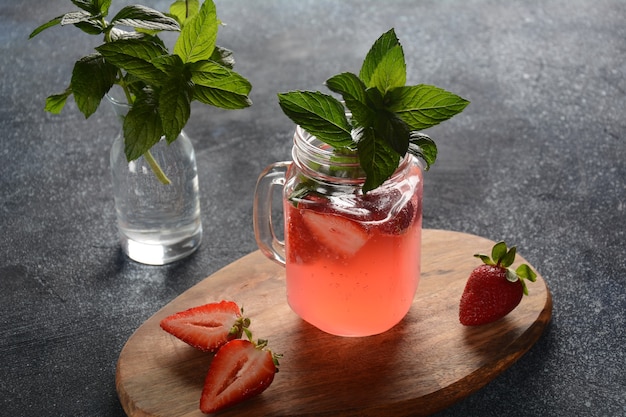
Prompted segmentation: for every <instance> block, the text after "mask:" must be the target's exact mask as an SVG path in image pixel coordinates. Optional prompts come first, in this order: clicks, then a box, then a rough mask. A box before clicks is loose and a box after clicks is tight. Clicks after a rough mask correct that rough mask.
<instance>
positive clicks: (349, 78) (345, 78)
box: [326, 72, 367, 104]
mask: <svg viewBox="0 0 626 417" xmlns="http://www.w3.org/2000/svg"><path fill="white" fill-rule="evenodd" d="M326 87H328V88H329V89H330V90H331V91H334V92H335V93H339V94H341V96H342V97H343V98H344V100H345V99H346V98H350V99H353V100H356V101H358V102H360V103H363V104H365V101H366V100H367V96H366V94H365V90H366V86H365V84H364V83H363V81H361V79H360V78H359V77H357V76H356V75H355V74H352V73H350V72H344V73H341V74H337V75H335V76H334V77H330V78H329V79H328V80H326Z"/></svg>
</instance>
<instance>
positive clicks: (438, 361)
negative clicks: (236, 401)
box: [116, 230, 552, 417]
mask: <svg viewBox="0 0 626 417" xmlns="http://www.w3.org/2000/svg"><path fill="white" fill-rule="evenodd" d="M493 244H494V242H492V241H490V240H487V239H484V238H481V237H478V236H474V235H468V234H464V233H458V232H450V231H442V230H424V231H423V235H422V275H421V282H420V284H419V287H418V290H417V295H416V297H415V300H414V303H413V306H412V308H411V311H410V312H409V314H408V315H407V316H406V318H405V319H404V320H403V321H402V322H401V323H400V324H398V325H397V326H396V327H394V328H393V329H391V330H389V331H388V332H386V333H383V334H381V335H378V336H370V337H365V338H344V337H337V336H331V335H328V334H326V333H323V332H321V331H319V330H317V329H316V328H314V327H313V326H311V325H309V324H308V323H306V322H304V321H303V320H301V319H300V318H299V317H298V316H296V314H295V313H293V312H292V311H291V309H290V308H289V306H288V305H287V302H286V295H285V284H284V269H283V268H282V267H281V266H279V265H277V264H275V263H273V262H272V261H270V260H268V259H267V258H265V257H264V256H263V255H262V254H261V252H260V251H256V252H253V253H251V254H249V255H247V256H245V257H243V258H241V259H239V260H238V261H236V262H234V263H232V264H231V265H228V266H227V267H225V268H223V269H222V270H220V271H218V272H216V273H215V274H213V275H212V276H210V277H208V278H206V279H205V280H203V281H202V282H200V283H198V284H197V285H195V286H194V287H192V288H191V289H189V290H187V291H186V292H185V293H183V294H182V295H180V296H179V297H178V298H176V299H175V300H174V301H172V302H171V303H170V304H168V305H167V306H165V307H164V308H163V309H161V310H160V311H158V312H157V313H156V314H155V315H154V316H152V317H151V318H150V319H148V320H147V321H146V322H145V323H144V324H143V325H142V326H141V327H140V328H139V329H137V331H136V332H135V333H134V334H133V335H132V336H131V337H130V339H129V340H128V342H127V343H126V345H125V346H124V348H123V349H122V352H121V353H120V357H119V361H118V364H117V375H116V386H117V391H118V395H119V398H120V401H121V403H122V406H123V407H124V410H125V411H126V413H127V414H128V415H129V416H133V417H135V416H150V417H156V416H159V417H178V416H185V417H192V416H195V417H200V416H203V414H202V413H201V412H200V410H199V408H198V404H199V399H200V393H201V391H202V385H203V382H204V378H205V375H206V372H207V370H208V367H209V364H210V362H211V359H212V355H211V354H207V353H202V352H199V351H196V350H195V349H193V348H191V347H189V346H188V345H186V344H184V343H183V342H181V341H179V340H178V339H175V338H174V337H172V336H170V335H169V334H167V333H166V332H164V331H163V330H161V329H160V327H159V322H160V320H161V319H162V318H164V317H166V316H168V315H170V314H172V313H175V312H177V311H181V310H185V309H187V308H190V307H194V306H197V305H201V304H205V303H208V302H213V301H220V300H222V299H228V300H233V301H235V302H237V303H238V304H239V305H240V306H243V307H244V310H245V313H246V315H247V316H248V317H250V318H251V320H252V325H251V330H252V331H253V333H254V336H255V338H264V339H269V342H270V347H271V348H272V350H273V351H274V352H278V353H282V354H283V355H284V357H283V358H282V360H281V366H280V372H279V373H278V374H277V375H276V377H275V379H274V382H273V383H272V385H271V386H270V387H269V388H268V389H267V390H266V391H265V392H263V393H262V394H261V395H259V396H257V397H255V398H252V399H250V400H248V401H246V402H244V403H242V404H240V405H237V406H235V407H232V408H230V409H227V410H225V411H224V412H222V413H220V416H250V415H254V416H286V415H289V416H294V415H297V416H306V415H308V416H320V415H321V416H380V415H393V416H408V415H410V416H420V415H429V414H431V413H434V412H437V411H440V410H442V409H444V408H446V407H448V406H450V405H452V404H453V403H455V402H456V401H458V400H460V399H462V398H464V397H466V396H468V395H470V394H472V393H473V392H475V391H477V390H478V389H479V388H481V387H483V386H484V385H485V384H487V383H488V382H489V381H491V380H492V379H493V378H495V377H496V376H498V375H499V374H500V373H501V372H502V371H504V370H505V369H506V368H508V367H509V366H510V365H512V364H513V363H514V362H515V361H516V360H517V359H519V358H520V357H521V356H522V355H523V354H524V353H525V352H526V351H527V350H528V349H529V348H530V347H531V346H532V345H533V344H534V343H535V342H536V341H537V340H538V339H539V337H540V336H541V334H542V332H543V330H544V328H545V327H546V325H547V324H548V322H549V321H550V318H551V316H552V299H551V295H550V292H549V290H548V288H547V286H546V283H545V281H544V280H543V278H542V277H541V276H538V277H537V282H535V283H529V284H528V286H529V291H530V295H529V296H528V297H524V299H523V300H522V302H521V304H520V305H519V306H518V307H517V308H516V309H515V310H514V311H513V312H512V313H510V314H509V315H508V316H507V317H505V318H503V319H501V320H499V321H497V322H495V323H491V324H488V325H484V326H480V327H465V326H462V325H461V324H459V320H458V303H459V300H460V297H461V294H462V292H463V288H464V286H465V282H466V280H467V277H468V276H469V274H470V272H471V270H472V269H473V268H474V267H475V266H477V265H478V264H480V260H479V259H476V258H474V257H473V256H472V255H473V254H474V253H477V252H482V253H490V251H491V247H492V246H493ZM519 263H528V262H527V261H526V260H524V259H523V258H522V257H521V256H519V255H518V257H517V260H516V265H517V264H519ZM533 269H534V268H533Z"/></svg>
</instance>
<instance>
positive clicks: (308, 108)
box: [278, 91, 353, 148]
mask: <svg viewBox="0 0 626 417" xmlns="http://www.w3.org/2000/svg"><path fill="white" fill-rule="evenodd" d="M278 104H279V105H280V107H281V109H282V110H283V112H284V113H285V114H286V115H287V117H289V118H290V119H291V120H292V121H293V122H294V123H296V124H297V125H300V126H301V127H302V128H303V129H304V130H306V131H307V132H309V133H310V134H311V135H314V136H316V137H317V138H318V139H319V140H321V141H323V142H326V143H328V144H329V145H331V146H333V147H335V148H342V147H349V146H352V145H353V141H352V126H351V125H350V122H349V121H348V119H347V117H346V111H345V108H344V106H343V105H342V104H341V103H340V102H339V101H338V100H337V99H335V98H334V97H331V96H329V95H327V94H323V93H320V92H319V91H317V92H310V91H292V92H289V93H280V94H278Z"/></svg>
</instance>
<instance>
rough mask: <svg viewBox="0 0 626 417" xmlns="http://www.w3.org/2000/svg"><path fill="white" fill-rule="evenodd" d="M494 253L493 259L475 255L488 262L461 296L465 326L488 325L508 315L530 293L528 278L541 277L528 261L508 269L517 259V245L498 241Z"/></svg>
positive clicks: (460, 319)
mask: <svg viewBox="0 0 626 417" xmlns="http://www.w3.org/2000/svg"><path fill="white" fill-rule="evenodd" d="M491 253H492V255H491V256H492V258H493V259H491V258H489V256H487V255H481V254H476V255H474V256H476V257H478V258H480V259H482V261H483V262H484V264H483V265H480V266H478V267H476V268H475V269H474V270H473V271H472V273H471V274H470V277H469V278H468V280H467V284H466V285H465V289H464V290H463V295H462V296H461V302H460V305H459V321H460V322H461V324H463V325H465V326H476V325H481V324H487V323H491V322H493V321H496V320H498V319H500V318H502V317H504V316H506V315H507V314H509V313H510V312H511V311H513V310H514V309H515V307H517V305H518V304H519V303H520V301H521V300H522V296H523V295H524V294H528V289H527V288H526V283H525V282H524V279H528V280H529V281H532V282H534V281H535V280H536V278H537V275H536V274H535V273H534V272H533V271H532V270H531V269H530V267H529V266H528V265H526V264H522V265H520V266H519V267H518V268H517V269H516V270H515V271H513V270H511V269H509V268H508V267H509V266H511V265H512V264H513V261H514V260H515V246H513V247H512V248H510V249H507V247H506V244H505V243H504V242H498V243H496V244H495V246H494V247H493V249H492V252H491Z"/></svg>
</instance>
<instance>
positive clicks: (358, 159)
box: [255, 29, 468, 336]
mask: <svg viewBox="0 0 626 417" xmlns="http://www.w3.org/2000/svg"><path fill="white" fill-rule="evenodd" d="M405 83H406V64H405V60H404V52H403V50H402V46H401V45H400V42H399V41H398V38H397V37H396V35H395V32H394V30H393V29H391V30H390V31H388V32H386V33H384V34H383V35H382V36H381V37H380V38H379V39H378V40H377V41H376V42H375V43H374V45H373V46H372V48H371V49H370V51H369V52H368V54H367V56H366V58H365V60H364V62H363V65H362V67H361V70H360V72H359V74H358V75H356V74H352V73H349V72H345V73H342V74H338V75H336V76H333V77H331V78H330V79H329V80H327V81H326V86H327V87H328V88H329V89H330V90H331V92H333V93H335V94H339V95H340V96H341V100H340V99H339V98H335V97H334V96H332V95H330V94H324V93H321V92H319V91H292V92H287V93H281V94H279V95H278V100H279V104H280V106H281V108H282V110H283V111H284V113H285V114H286V115H287V116H288V117H289V118H290V119H291V120H293V121H294V123H296V125H297V128H296V133H295V135H294V146H293V153H292V155H293V163H291V164H290V165H289V168H288V170H287V172H286V174H284V187H283V203H284V204H283V209H284V215H285V241H284V254H282V253H279V252H278V251H277V249H276V245H275V243H276V240H275V238H274V239H273V240H274V242H271V240H272V239H269V240H268V239H267V235H269V234H268V233H266V232H267V230H266V229H265V230H264V228H263V227H262V224H263V223H262V221H263V220H262V219H261V218H260V217H261V216H258V213H259V212H260V211H264V210H258V207H261V206H262V204H257V203H258V201H257V203H255V209H257V210H255V211H256V214H255V222H256V223H255V228H256V232H257V241H258V242H259V246H260V247H261V249H262V250H263V251H264V252H265V253H266V254H268V256H270V258H271V259H274V260H277V261H278V262H280V263H283V264H284V265H285V267H286V276H287V297H288V302H289V305H290V306H291V308H292V309H293V310H294V311H295V312H296V313H297V314H298V315H300V317H302V318H303V319H304V320H306V321H308V322H309V323H311V324H313V325H314V326H316V327H318V328H320V329H321V330H324V331H326V332H328V333H331V334H335V335H341V336H367V335H373V334H378V333H382V332H384V331H386V330H388V329H390V328H391V327H393V326H394V325H395V324H397V323H398V322H399V321H400V320H402V318H403V317H404V316H405V315H406V313H407V312H408V311H409V309H410V307H411V305H412V303H413V298H414V295H415V292H416V289H417V285H418V282H419V275H420V258H421V228H422V227H421V225H422V192H423V175H422V166H423V165H422V164H425V167H426V169H428V167H429V166H430V165H432V164H433V163H434V162H435V159H436V155H437V148H436V145H435V142H434V141H433V140H432V139H430V137H428V136H427V135H425V134H423V133H421V132H420V131H421V130H423V129H426V128H428V127H431V126H434V125H436V124H438V123H441V122H442V121H444V120H447V119H449V118H450V117H452V116H454V115H455V114H457V113H459V112H461V111H462V110H463V109H464V108H465V107H466V106H467V104H468V101H466V100H464V99H462V98H461V97H459V96H457V95H454V94H452V93H450V92H447V91H445V90H443V89H441V88H438V87H434V86H429V85H424V84H420V85H416V86H406V85H405ZM278 166H280V167H282V168H284V167H285V164H279V165H275V166H274V167H271V168H270V169H269V170H267V171H266V172H265V173H264V174H262V176H261V177H260V179H259V185H258V186H257V200H259V195H263V194H265V195H267V194H266V192H267V190H266V189H265V187H266V185H265V184H267V183H268V180H267V179H268V178H275V177H276V175H279V174H277V171H276V168H277V167H278ZM274 183H275V184H276V183H282V182H281V181H274ZM261 200H262V199H261ZM259 225H261V226H259ZM268 242H270V244H268Z"/></svg>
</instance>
